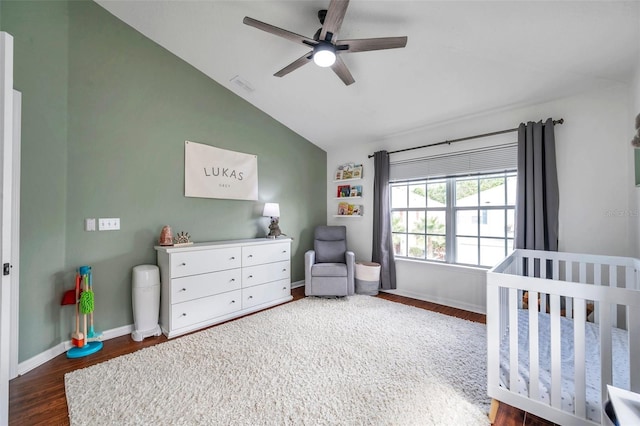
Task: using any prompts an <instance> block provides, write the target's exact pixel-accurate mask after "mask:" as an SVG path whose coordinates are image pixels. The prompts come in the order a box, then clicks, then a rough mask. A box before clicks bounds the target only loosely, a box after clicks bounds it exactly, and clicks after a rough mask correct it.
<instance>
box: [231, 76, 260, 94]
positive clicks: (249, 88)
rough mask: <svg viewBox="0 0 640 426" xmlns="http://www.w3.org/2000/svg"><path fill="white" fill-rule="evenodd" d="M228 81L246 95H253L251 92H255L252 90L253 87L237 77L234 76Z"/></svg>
mask: <svg viewBox="0 0 640 426" xmlns="http://www.w3.org/2000/svg"><path fill="white" fill-rule="evenodd" d="M229 81H230V82H232V83H233V84H235V85H236V86H238V87H239V88H241V89H242V90H244V91H245V92H247V93H253V91H254V90H255V89H254V88H253V86H251V84H250V83H249V82H248V81H247V80H244V79H243V78H240V76H239V75H236V76H235V77H233V78H232V79H231V80H229Z"/></svg>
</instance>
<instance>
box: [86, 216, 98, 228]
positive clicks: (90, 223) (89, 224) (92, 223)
mask: <svg viewBox="0 0 640 426" xmlns="http://www.w3.org/2000/svg"><path fill="white" fill-rule="evenodd" d="M84 230H85V231H95V230H96V218H95V217H89V218H86V219H85V220H84Z"/></svg>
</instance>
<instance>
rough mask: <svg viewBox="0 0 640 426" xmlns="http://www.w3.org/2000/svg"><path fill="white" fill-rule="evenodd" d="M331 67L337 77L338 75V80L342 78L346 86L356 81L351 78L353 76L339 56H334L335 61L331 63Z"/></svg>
mask: <svg viewBox="0 0 640 426" xmlns="http://www.w3.org/2000/svg"><path fill="white" fill-rule="evenodd" d="M331 69H332V70H333V72H335V73H336V74H337V75H338V77H340V80H342V82H343V83H344V84H346V85H347V86H348V85H350V84H352V83H355V82H356V81H355V80H354V79H353V76H352V75H351V73H350V72H349V69H348V68H347V65H346V64H345V63H344V61H343V60H342V58H341V57H340V56H336V62H335V63H334V64H333V65H331Z"/></svg>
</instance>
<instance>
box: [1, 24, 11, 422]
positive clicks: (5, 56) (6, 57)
mask: <svg viewBox="0 0 640 426" xmlns="http://www.w3.org/2000/svg"><path fill="white" fill-rule="evenodd" d="M0 129H1V132H0V152H1V155H0V161H1V164H0V187H1V188H2V194H3V197H2V199H1V202H0V265H2V264H9V265H10V264H11V245H12V239H11V229H12V228H11V214H12V209H11V201H12V199H13V196H12V194H11V192H12V185H11V179H12V177H13V174H12V171H11V168H12V167H11V166H12V161H13V154H12V152H11V151H12V146H13V37H12V36H11V35H10V34H8V33H6V32H0ZM0 269H2V268H1V267H0ZM10 325H11V276H10V275H5V274H2V275H0V424H8V423H9V371H10V367H9V366H10V362H9V359H10V353H11V351H10V345H11V339H10V334H11V332H10V330H11V328H10Z"/></svg>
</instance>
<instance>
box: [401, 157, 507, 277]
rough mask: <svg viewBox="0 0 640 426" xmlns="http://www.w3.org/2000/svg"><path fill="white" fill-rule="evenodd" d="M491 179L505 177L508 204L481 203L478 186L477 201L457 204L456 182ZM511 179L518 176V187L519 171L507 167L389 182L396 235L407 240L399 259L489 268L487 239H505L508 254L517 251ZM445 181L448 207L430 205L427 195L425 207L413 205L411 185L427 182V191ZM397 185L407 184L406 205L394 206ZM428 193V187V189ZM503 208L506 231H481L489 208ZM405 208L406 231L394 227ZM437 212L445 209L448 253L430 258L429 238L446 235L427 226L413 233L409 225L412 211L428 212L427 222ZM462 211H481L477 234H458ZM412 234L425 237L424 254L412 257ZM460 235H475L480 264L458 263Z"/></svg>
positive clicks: (425, 213)
mask: <svg viewBox="0 0 640 426" xmlns="http://www.w3.org/2000/svg"><path fill="white" fill-rule="evenodd" d="M491 178H502V179H504V184H503V186H504V204H496V205H482V204H481V198H480V197H481V193H482V192H483V191H481V190H480V189H479V187H478V191H477V192H476V196H477V201H476V203H475V205H472V206H458V205H456V184H457V183H458V182H460V181H465V180H476V181H477V182H478V185H480V182H481V180H482V179H491ZM510 178H516V179H514V180H512V182H513V183H512V185H515V186H516V187H517V171H516V170H515V169H511V170H505V171H502V172H490V173H477V174H473V175H466V176H447V177H438V178H425V179H411V180H402V181H400V180H398V181H391V182H389V186H390V188H389V189H390V191H389V194H390V197H389V209H390V212H391V217H390V218H389V220H390V221H391V234H392V238H393V237H394V236H396V235H404V243H405V252H406V253H405V255H404V256H403V255H398V254H396V253H395V249H394V255H395V257H396V258H398V259H405V260H414V261H418V262H429V263H440V264H450V265H459V266H467V267H476V268H483V269H489V268H491V266H487V265H482V264H481V263H480V262H481V260H482V241H483V240H497V241H503V245H504V249H505V256H506V255H508V254H509V253H510V252H511V251H512V250H513V247H514V245H513V242H514V238H515V234H514V233H513V232H512V233H511V234H510V233H509V222H510V221H509V214H510V211H513V222H515V199H514V200H512V201H513V204H509V201H510V200H509V190H510V187H509V185H510V183H509V179H510ZM437 182H444V183H445V185H446V203H445V206H444V207H429V205H428V204H429V202H428V197H427V196H426V195H425V206H424V207H410V204H411V203H410V199H409V197H410V193H411V191H410V189H409V188H410V187H411V186H415V185H420V184H422V185H424V187H425V190H427V188H428V185H429V184H433V183H437ZM393 187H405V188H407V190H406V197H407V199H406V203H405V205H406V207H396V208H394V207H393V199H392V197H393ZM427 193H428V190H427ZM491 210H493V211H502V212H503V217H504V226H505V229H504V234H503V236H495V235H483V234H482V230H481V225H482V220H481V215H483V214H486V215H489V214H490V213H489V211H491ZM398 211H403V212H405V215H404V216H405V231H404V232H395V231H394V230H393V217H394V212H398ZM433 211H440V212H441V211H444V212H445V234H444V237H445V244H446V249H445V256H444V259H442V260H440V259H433V258H428V247H427V239H428V238H429V237H430V236H432V237H433V236H443V235H442V234H436V233H429V232H427V226H425V229H424V231H423V233H417V232H410V226H409V214H410V212H424V218H425V221H426V220H427V217H428V214H429V212H433ZM462 211H475V212H477V213H478V220H477V221H476V234H458V228H459V226H458V221H457V217H458V212H462ZM410 235H420V236H424V238H425V241H424V257H413V256H410V253H409V238H410ZM458 238H475V239H476V242H477V263H475V264H474V263H463V262H457V261H456V260H457V258H458V254H459V253H458V249H457V244H456V242H457V239H458Z"/></svg>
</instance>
